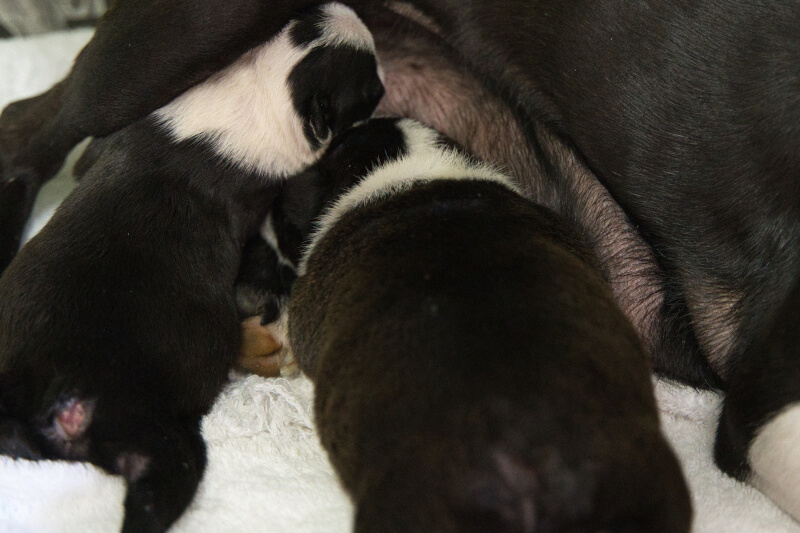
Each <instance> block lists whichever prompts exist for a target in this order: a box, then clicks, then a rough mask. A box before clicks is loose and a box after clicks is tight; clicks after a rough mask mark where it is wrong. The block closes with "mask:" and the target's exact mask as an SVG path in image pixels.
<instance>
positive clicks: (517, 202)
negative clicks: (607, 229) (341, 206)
mask: <svg viewBox="0 0 800 533" xmlns="http://www.w3.org/2000/svg"><path fill="white" fill-rule="evenodd" d="M395 127H396V126H395V122H394V121H387V120H383V121H381V120H374V121H372V122H370V123H368V124H367V125H365V126H361V127H358V128H356V129H354V130H352V131H351V132H348V133H347V134H345V135H344V136H343V137H342V138H340V139H339V140H338V141H337V142H336V143H335V144H334V145H333V146H331V149H330V150H329V151H328V153H327V154H326V156H325V157H324V158H323V160H322V161H321V162H320V163H319V164H318V165H316V166H315V167H314V168H312V169H311V170H310V171H308V172H307V173H306V174H305V179H306V180H307V182H306V183H305V184H303V183H302V182H301V181H300V180H292V181H290V182H289V183H287V185H286V187H285V188H284V191H283V192H282V198H283V203H284V204H286V203H287V202H288V204H289V205H290V207H291V209H290V211H295V212H296V211H297V210H299V209H302V207H305V208H306V209H309V208H310V209H311V210H312V212H313V211H315V210H316V211H317V212H318V211H319V210H320V207H321V206H327V205H330V204H331V202H333V201H335V200H336V198H337V197H338V196H339V195H340V194H341V193H342V192H344V191H346V190H347V189H349V186H352V185H353V184H355V183H357V182H358V181H359V180H360V179H361V178H362V177H363V176H365V175H369V173H370V172H371V170H372V169H373V167H378V166H379V165H381V164H385V163H388V164H389V165H391V161H392V160H393V159H395V158H397V157H399V156H401V155H404V154H405V153H406V148H405V145H404V144H403V137H402V135H400V136H398V135H397V132H394V134H393V131H394V128H395ZM367 179H369V178H367ZM309 181H313V182H314V184H315V185H316V187H317V195H316V196H317V197H319V198H324V199H325V201H323V202H319V201H317V202H313V201H312V202H309V201H308V199H309V198H313V197H314V196H315V195H308V194H307V191H308V189H309V184H308V182H309ZM296 186H302V189H303V194H302V195H295V194H293V193H292V189H294V188H295V187H296ZM303 199H305V202H304V201H303ZM520 228H524V231H520ZM289 333H290V340H291V344H292V348H293V350H294V355H295V358H296V360H297V361H298V363H299V365H300V367H301V368H302V369H303V370H304V371H305V372H306V373H307V374H309V375H310V376H311V377H312V378H313V379H314V380H315V382H316V384H317V388H316V400H315V402H316V403H315V415H316V421H317V425H318V429H319V431H320V436H321V440H322V442H323V444H324V445H325V447H326V449H327V450H328V453H329V457H330V458H331V461H332V462H333V464H334V466H335V468H336V469H337V472H338V473H339V475H340V477H341V479H342V481H343V483H344V485H345V487H346V488H347V489H348V491H349V492H350V493H351V495H352V497H353V500H354V502H355V504H356V507H357V509H356V524H355V531H358V532H373V531H386V532H405V533H410V532H419V533H422V532H428V531H437V532H441V533H445V532H454V533H455V532H463V531H475V532H477V531H482V532H493V533H494V532H500V531H508V532H523V531H524V532H529V531H530V532H532V531H537V532H544V531H574V532H578V531H586V532H594V531H598V530H611V529H613V530H614V531H651V532H656V531H663V532H670V533H674V532H678V531H688V528H689V523H690V517H691V512H690V506H689V499H688V492H687V490H686V487H685V485H684V484H683V480H682V476H681V473H680V469H679V467H678V464H677V462H676V460H675V457H674V456H673V454H672V452H671V451H670V449H669V447H668V445H667V444H666V442H665V441H664V438H663V436H662V435H661V433H660V430H659V425H658V416H657V413H656V410H655V404H654V402H653V399H652V395H651V392H650V390H649V384H648V380H647V376H648V371H649V365H648V363H647V358H646V356H645V354H644V353H643V352H642V349H641V345H640V343H639V340H638V338H637V336H636V334H635V333H634V331H633V330H632V328H631V327H630V325H629V323H628V322H627V320H626V319H625V317H624V315H622V313H621V312H620V311H619V310H618V309H617V308H616V306H615V304H614V302H613V300H612V298H611V295H610V293H609V292H608V289H607V288H606V287H605V285H604V283H603V281H602V279H601V278H600V276H598V274H597V272H596V265H595V263H594V258H593V257H592V255H591V253H590V252H589V251H588V250H587V249H586V247H585V245H584V244H583V242H582V240H581V238H580V237H579V236H578V235H576V234H575V233H573V232H572V231H571V230H570V229H569V228H568V227H567V226H566V225H565V224H564V223H563V221H561V220H560V219H559V218H557V217H556V216H555V215H554V214H553V213H551V212H549V211H548V210H546V209H543V208H541V207H538V206H536V205H534V204H533V203H531V202H529V201H528V200H525V199H523V198H522V197H521V196H519V195H518V194H516V193H514V192H512V191H510V190H509V189H508V188H506V187H505V186H503V185H500V184H497V183H489V182H485V181H471V180H441V181H434V182H431V183H424V182H418V183H417V184H416V185H414V186H413V187H411V188H410V189H409V190H406V191H404V192H401V193H397V194H393V195H391V196H389V197H387V198H384V199H381V200H376V201H372V202H369V203H367V204H366V205H363V206H360V207H357V208H355V209H353V210H351V211H349V212H347V213H346V214H345V215H344V216H343V217H342V218H341V219H339V221H337V222H336V223H335V224H334V225H333V227H331V228H328V229H327V230H325V233H324V236H323V237H322V239H321V240H320V241H319V242H318V244H316V246H315V247H314V248H313V249H312V250H311V253H310V256H309V257H308V258H307V261H306V263H305V273H304V274H303V275H301V276H300V277H299V278H298V280H297V282H296V283H295V285H294V288H293V296H292V299H291V301H290V306H289ZM623 427H624V430H621V428H623ZM590 428H591V429H590ZM645 465H646V466H645Z"/></svg>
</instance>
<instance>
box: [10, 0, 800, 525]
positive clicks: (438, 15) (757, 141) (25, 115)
mask: <svg viewBox="0 0 800 533" xmlns="http://www.w3.org/2000/svg"><path fill="white" fill-rule="evenodd" d="M310 3H311V2H308V1H301V0H285V1H274V2H268V1H266V0H237V1H234V2H230V1H221V0H204V1H201V2H194V3H186V2H181V1H177V0H175V1H173V0H170V1H158V2H155V1H152V2H149V1H141V2H134V1H125V0H122V1H120V2H118V3H117V4H116V5H114V6H113V7H112V9H111V10H110V11H109V13H108V14H107V15H106V17H105V18H104V20H103V21H102V22H101V24H100V25H99V27H98V30H97V33H96V35H95V37H94V39H93V40H92V42H91V43H90V44H89V45H88V46H87V47H86V49H85V50H84V51H83V52H82V53H81V55H80V57H79V58H78V60H77V61H76V63H75V66H74V68H73V71H72V73H71V74H70V75H69V76H68V78H67V79H65V80H64V81H63V82H61V83H60V84H58V85H56V86H55V87H54V88H53V89H51V90H50V91H48V92H47V93H44V94H43V95H41V96H39V97H36V98H33V99H30V100H27V101H23V102H19V103H17V104H14V105H12V106H9V108H7V109H6V111H5V112H4V113H3V115H2V117H0V139H1V140H2V144H1V145H0V149H1V150H2V154H0V156H1V157H2V165H3V178H2V179H3V182H2V187H3V188H2V190H0V207H1V208H2V210H0V217H2V218H0V223H2V224H3V226H2V227H3V228H4V230H3V238H4V239H5V242H4V244H3V246H4V253H6V256H10V255H12V254H13V252H14V250H15V247H16V239H17V238H18V235H17V233H18V232H17V231H16V230H17V229H18V228H19V227H20V225H21V221H22V220H24V219H25V218H26V216H27V212H28V210H29V208H30V204H31V202H32V198H33V195H34V193H35V191H36V190H37V188H38V186H39V185H40V184H41V183H42V182H43V181H44V180H46V179H47V178H48V177H49V176H50V175H52V173H53V171H54V169H55V168H56V167H57V166H58V165H59V164H60V162H61V161H62V159H63V157H64V155H65V154H66V152H67V151H68V150H69V149H70V148H71V147H72V146H73V145H74V144H75V143H76V142H77V141H79V140H80V139H82V138H83V137H85V136H87V135H94V136H104V135H108V134H110V133H111V132H113V131H115V130H117V129H119V128H121V127H123V126H125V125H127V124H129V123H131V122H133V121H134V120H136V119H138V118H140V117H142V116H144V115H145V114H147V113H148V112H150V111H152V110H154V109H155V108H157V107H159V106H161V105H163V104H165V103H166V102H168V101H169V100H171V99H172V98H173V97H175V96H176V95H178V94H180V93H181V92H182V91H184V90H185V89H187V88H188V87H190V86H192V85H193V84H195V83H197V82H198V81H200V80H202V79H204V78H205V77H207V76H208V75H209V74H210V73H212V72H214V71H216V70H218V69H219V68H220V66H222V65H225V64H228V63H230V62H231V61H233V60H234V59H235V58H236V57H238V56H239V55H240V54H241V53H243V52H244V51H245V50H247V49H248V48H249V47H250V46H252V44H253V43H254V42H256V41H258V40H261V39H263V38H264V36H265V35H271V34H274V33H275V32H277V31H278V29H279V28H280V27H281V26H282V25H283V24H284V23H285V22H286V21H287V20H288V19H289V17H290V16H291V14H292V13H294V12H295V10H297V9H299V8H301V7H303V6H305V5H307V4H310ZM345 3H347V4H349V5H351V6H353V7H354V8H355V9H356V10H357V12H359V14H360V15H361V16H362V18H364V19H365V21H366V22H367V24H368V25H369V26H370V27H371V29H372V30H373V32H374V33H376V35H380V34H381V32H386V33H391V32H392V31H394V30H395V29H396V28H395V27H393V26H391V25H390V26H386V25H384V23H383V21H385V20H386V19H385V17H387V16H388V15H387V14H386V13H387V12H386V11H385V9H392V10H393V11H394V12H401V13H403V14H406V15H407V16H408V17H410V18H411V19H413V21H414V24H416V25H417V29H415V30H414V31H419V32H420V34H422V33H424V34H425V35H426V36H431V35H432V36H433V37H432V38H434V39H435V40H436V41H437V43H439V44H441V45H442V46H443V47H445V48H446V49H447V50H448V51H449V53H452V57H453V58H454V61H455V62H456V63H457V64H458V65H463V66H466V67H467V68H468V69H469V71H470V72H471V73H472V74H473V75H474V76H475V78H476V79H477V80H478V81H479V82H480V84H482V88H484V89H487V90H488V91H489V92H490V93H492V94H493V95H495V96H496V97H497V99H498V101H500V102H501V103H502V106H503V109H505V110H506V111H510V113H511V114H512V115H513V118H514V121H513V122H512V123H511V124H510V129H511V131H512V132H516V133H517V134H518V135H519V138H520V139H521V141H522V144H523V145H524V147H525V148H526V149H527V150H528V153H529V154H531V157H532V158H533V161H534V164H532V168H533V169H534V170H535V171H536V172H534V173H532V174H531V175H525V174H524V173H521V174H516V177H517V179H518V180H519V181H520V183H521V185H522V186H523V189H524V190H526V191H527V192H528V193H529V194H530V195H531V196H532V197H535V198H536V199H537V200H539V201H541V202H543V203H545V204H547V205H550V206H552V207H554V208H555V209H556V210H557V211H558V212H560V213H562V214H565V215H567V216H569V217H570V218H571V219H572V220H573V221H575V223H576V224H577V226H578V227H579V229H580V230H581V231H582V232H583V233H584V235H585V237H586V238H587V240H588V241H589V242H590V245H591V246H592V247H593V248H594V249H595V251H596V252H597V253H598V255H599V256H600V258H601V265H600V269H601V270H602V271H603V273H604V274H605V275H606V277H607V279H608V281H609V282H610V283H611V284H612V288H615V294H616V295H617V298H618V300H619V302H620V305H621V306H622V307H623V309H624V310H625V311H626V312H627V313H628V316H629V318H630V319H631V320H632V322H633V323H634V326H636V327H637V330H638V331H639V333H640V336H641V338H642V340H643V342H644V344H645V346H646V348H647V349H648V351H649V352H650V354H651V356H652V360H653V363H654V367H655V369H656V370H657V371H659V372H662V373H664V374H667V375H669V376H672V377H675V378H677V379H681V380H683V381H685V382H688V383H691V384H695V385H699V386H705V385H711V386H718V387H721V388H724V389H725V391H726V394H727V397H726V402H725V408H724V411H723V413H722V416H721V420H720V426H719V431H718V436H717V442H716V458H717V462H718V464H719V465H720V467H721V468H722V469H723V470H724V471H726V472H727V473H729V474H731V475H734V476H736V477H738V478H740V479H749V480H751V481H752V482H753V483H754V484H755V485H756V486H758V487H760V488H761V489H762V490H764V491H765V492H766V493H767V494H768V495H770V496H771V497H772V498H773V499H775V500H776V501H777V502H778V503H780V504H781V505H782V506H783V507H784V508H785V509H786V510H787V511H789V512H790V513H792V514H793V515H794V516H795V517H800V486H798V485H797V483H796V482H795V480H796V479H797V476H798V473H800V457H798V455H797V453H796V451H795V448H796V446H795V445H794V443H795V442H796V441H797V438H798V433H800V426H798V421H797V418H798V417H799V416H800V410H799V409H797V406H796V403H797V402H798V401H799V400H800V384H798V382H797V380H796V378H795V377H794V376H795V375H796V372H797V368H798V366H800V360H799V359H798V357H797V354H796V350H797V346H798V344H800V342H798V341H800V339H798V338H797V336H798V331H799V330H800V329H799V328H798V324H797V321H798V318H797V316H798V314H797V310H798V307H800V286H798V265H799V264H800V254H799V253H798V252H800V249H798V237H799V234H800V205H798V193H800V191H799V190H798V188H800V183H799V182H798V179H797V176H798V171H800V161H799V160H798V159H799V158H800V155H798V152H797V150H796V147H797V146H798V144H800V143H799V141H800V128H799V127H798V124H800V98H799V97H798V80H799V79H800V63H798V61H797V57H799V56H800V39H799V38H798V37H797V31H796V28H797V27H798V25H799V24H800V6H798V5H797V4H796V3H794V2H788V1H782V2H773V3H770V4H761V3H754V2H747V1H745V0H733V1H731V2H728V3H726V4H725V5H724V6H722V5H721V4H720V3H718V2H713V1H710V0H700V1H697V2H682V1H679V0H657V1H656V0H648V1H644V2H638V3H636V4H635V5H632V4H629V3H626V4H622V3H619V2H613V1H610V0H607V1H588V0H577V1H564V0H541V1H526V2H510V1H508V2H506V1H498V2H480V1H466V2H465V1H455V0H414V1H410V2H407V3H390V4H389V5H388V8H387V6H384V5H382V4H377V3H376V2H367V1H358V0H351V1H347V2H345ZM223 13H224V16H221V14H223ZM218 14H219V16H218ZM209 20H213V21H214V22H213V24H209V23H208V22H207V21H209ZM390 53H391V52H390ZM387 74H390V73H388V72H387ZM420 83H424V80H422V81H421V82H420ZM387 89H388V90H389V91H390V92H391V89H392V88H391V83H390V82H389V83H387ZM429 97H430V98H434V99H435V98H436V95H435V94H434V93H430V94H429ZM422 118H424V117H422ZM428 118H429V120H430V122H436V118H440V117H428ZM444 120H445V121H446V119H444ZM484 141H486V140H484ZM490 144H491V143H490V142H484V146H489V145H490ZM475 151H476V152H480V150H477V149H476V150H475ZM531 176H534V177H531ZM587 176H590V177H591V176H596V177H597V178H599V180H600V182H602V184H603V185H604V186H605V188H606V189H607V190H608V191H609V192H610V193H611V196H612V197H613V199H614V200H615V201H616V204H613V203H612V204H606V203H604V204H601V205H602V207H603V208H607V209H609V210H610V211H611V212H612V214H613V212H614V210H615V209H616V206H617V205H618V206H620V207H621V208H622V210H623V211H624V214H625V215H626V217H627V218H622V219H619V218H617V219H616V220H617V221H620V220H621V221H622V226H614V225H612V226H611V227H610V230H609V231H605V232H604V231H602V230H603V229H604V228H602V227H601V228H600V229H598V226H602V224H594V225H593V224H591V220H592V219H596V220H600V221H604V220H605V219H604V218H603V215H605V214H606V213H605V212H604V209H603V210H601V211H600V212H597V211H596V209H597V207H596V204H595V203H593V202H591V201H587V197H586V196H585V195H583V194H581V191H582V189H580V188H576V187H575V184H576V183H578V182H580V180H583V179H586V177H587ZM593 205H594V206H595V211H592V206H593ZM576 206H577V207H576ZM615 216H616V215H615ZM628 221H630V222H631V223H632V225H628ZM5 228H8V229H5ZM620 228H621V231H620ZM640 237H641V239H643V242H645V243H646V244H647V247H645V248H642V247H640V246H639V244H638V243H639V242H641V241H639V238H640ZM631 257H632V258H631ZM643 265H644V266H643Z"/></svg>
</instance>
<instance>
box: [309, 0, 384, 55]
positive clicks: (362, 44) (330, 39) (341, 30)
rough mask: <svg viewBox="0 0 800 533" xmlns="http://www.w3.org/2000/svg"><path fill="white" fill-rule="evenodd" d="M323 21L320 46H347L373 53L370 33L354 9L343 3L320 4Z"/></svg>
mask: <svg viewBox="0 0 800 533" xmlns="http://www.w3.org/2000/svg"><path fill="white" fill-rule="evenodd" d="M322 12H323V13H324V14H325V22H324V25H323V27H322V37H321V38H320V39H319V44H321V45H322V46H348V47H350V48H354V49H356V50H364V51H365V52H370V53H375V41H373V39H372V33H370V31H369V30H368V29H367V27H366V26H364V23H363V22H361V19H360V18H358V15H356V13H355V11H353V10H352V9H350V8H349V7H347V6H345V5H344V4H337V3H331V4H325V5H324V6H322Z"/></svg>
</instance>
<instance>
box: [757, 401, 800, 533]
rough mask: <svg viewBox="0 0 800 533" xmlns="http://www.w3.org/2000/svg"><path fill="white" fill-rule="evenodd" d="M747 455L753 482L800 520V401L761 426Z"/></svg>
mask: <svg viewBox="0 0 800 533" xmlns="http://www.w3.org/2000/svg"><path fill="white" fill-rule="evenodd" d="M748 459H749V461H750V468H751V469H752V472H751V475H750V480H749V481H750V483H751V484H752V485H753V486H754V487H756V488H757V489H759V490H760V491H761V492H763V493H764V494H766V495H767V496H769V497H770V499H772V501H774V502H775V503H776V504H778V505H779V506H780V507H781V508H783V510H784V511H786V512H787V513H789V514H790V515H792V516H793V517H794V519H795V520H800V403H795V404H793V405H790V406H789V407H787V408H786V409H784V411H783V412H782V413H780V414H779V415H778V416H776V417H775V418H774V419H772V420H771V421H770V422H769V423H767V424H766V425H765V426H764V427H763V428H761V430H760V431H759V432H758V435H757V436H756V438H755V439H754V440H753V443H752V445H751V446H750V451H749V453H748Z"/></svg>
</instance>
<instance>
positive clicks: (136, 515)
mask: <svg viewBox="0 0 800 533" xmlns="http://www.w3.org/2000/svg"><path fill="white" fill-rule="evenodd" d="M102 422H103V421H99V420H98V423H96V424H94V425H93V426H92V433H93V442H94V446H93V450H94V451H93V453H92V454H91V455H92V456H91V457H90V460H91V461H92V462H93V463H95V464H97V465H98V466H100V467H102V468H104V469H106V470H108V471H109V472H112V473H115V474H119V475H121V476H123V477H124V478H125V479H126V481H127V482H128V493H127V496H126V498H125V502H124V507H125V518H124V521H123V524H122V532H123V533H160V532H163V531H166V530H167V529H168V528H169V527H170V526H171V525H172V524H173V522H175V520H177V519H178V517H179V516H180V515H181V514H182V513H183V511H184V510H185V509H186V507H188V505H189V503H190V502H191V501H192V498H193V497H194V494H195V492H196V491H197V486H198V485H199V483H200V480H201V478H202V477H203V472H204V471H205V467H206V447H205V443H204V441H203V438H202V436H201V434H200V419H199V417H190V418H189V419H186V420H169V421H157V422H156V421H152V420H151V421H147V422H146V423H141V424H139V423H131V422H134V421H131V420H128V423H126V424H125V426H126V428H127V429H128V431H127V433H121V432H120V427H119V424H118V423H117V422H111V424H108V425H106V424H104V423H102ZM104 426H105V427H104ZM111 426H116V427H111ZM106 431H109V433H106ZM104 433H105V434H104Z"/></svg>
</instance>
